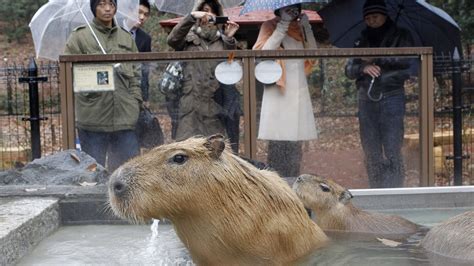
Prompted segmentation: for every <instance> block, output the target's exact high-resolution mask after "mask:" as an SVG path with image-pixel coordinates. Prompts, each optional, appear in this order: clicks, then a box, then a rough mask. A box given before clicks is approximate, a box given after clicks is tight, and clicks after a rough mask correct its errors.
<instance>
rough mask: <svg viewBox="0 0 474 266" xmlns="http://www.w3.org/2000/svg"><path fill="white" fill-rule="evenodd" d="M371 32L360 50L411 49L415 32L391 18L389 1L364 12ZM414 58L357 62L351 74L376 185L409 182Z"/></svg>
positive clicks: (370, 2)
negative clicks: (406, 148)
mask: <svg viewBox="0 0 474 266" xmlns="http://www.w3.org/2000/svg"><path fill="white" fill-rule="evenodd" d="M363 17H364V21H365V24H366V25H367V26H366V28H365V29H364V30H363V31H362V32H361V36H360V38H359V39H358V40H357V41H356V42H355V45H354V47H356V48H360V47H410V46H413V38H412V36H411V34H410V32H409V31H408V30H406V29H404V28H400V27H398V26H397V25H396V23H395V22H394V21H392V20H391V19H390V17H388V15H387V8H386V5H385V2H384V1H383V0H367V1H366V2H365V4H364V8H363ZM410 61H411V60H410V59H403V58H394V57H391V58H375V59H366V58H354V59H350V60H349V61H348V63H347V65H346V68H345V71H346V75H347V77H348V78H350V79H355V80H356V86H357V89H358V108H359V114H358V116H359V130H360V140H361V143H362V148H363V150H364V154H365V164H366V169H367V175H368V179H369V184H370V187H372V188H389V187H402V186H403V183H404V179H405V174H404V168H403V158H402V154H401V148H402V145H403V136H404V124H403V120H404V116H405V90H404V83H405V80H407V79H408V78H409V68H410Z"/></svg>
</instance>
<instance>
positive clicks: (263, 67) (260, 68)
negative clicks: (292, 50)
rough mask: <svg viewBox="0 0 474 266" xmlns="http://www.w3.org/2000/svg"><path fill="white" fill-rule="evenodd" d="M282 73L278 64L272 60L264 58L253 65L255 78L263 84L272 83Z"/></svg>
mask: <svg viewBox="0 0 474 266" xmlns="http://www.w3.org/2000/svg"><path fill="white" fill-rule="evenodd" d="M282 73H283V71H282V69H281V66H280V64H278V63H277V62H276V61H274V60H265V61H262V62H260V63H258V64H257V66H255V78H256V79H257V80H258V81H260V82H261V83H263V84H273V83H275V82H277V81H278V80H279V79H280V78H281V74H282Z"/></svg>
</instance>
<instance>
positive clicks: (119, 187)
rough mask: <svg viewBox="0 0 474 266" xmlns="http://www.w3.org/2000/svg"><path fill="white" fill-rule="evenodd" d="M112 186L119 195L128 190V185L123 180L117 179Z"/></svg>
mask: <svg viewBox="0 0 474 266" xmlns="http://www.w3.org/2000/svg"><path fill="white" fill-rule="evenodd" d="M112 186H113V189H114V193H115V195H117V196H119V195H122V194H123V193H124V192H125V191H126V190H127V185H125V183H124V182H122V181H115V182H114V183H113V184H112Z"/></svg>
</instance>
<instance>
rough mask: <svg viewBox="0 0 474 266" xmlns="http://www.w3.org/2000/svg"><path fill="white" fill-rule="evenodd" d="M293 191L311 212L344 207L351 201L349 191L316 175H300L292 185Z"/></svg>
mask: <svg viewBox="0 0 474 266" xmlns="http://www.w3.org/2000/svg"><path fill="white" fill-rule="evenodd" d="M293 190H294V191H295V192H296V195H298V197H299V198H300V199H301V201H302V202H303V204H304V205H305V207H306V208H310V209H313V210H318V209H331V208H335V207H337V206H340V205H341V204H342V205H346V204H348V203H349V202H350V201H351V199H352V194H351V193H350V192H349V190H347V189H346V188H344V187H342V186H341V185H339V184H337V183H336V182H334V181H333V180H331V179H326V178H324V177H321V176H318V175H311V174H303V175H300V176H299V177H298V178H297V179H296V181H295V182H294V183H293Z"/></svg>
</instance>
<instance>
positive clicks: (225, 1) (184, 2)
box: [154, 0, 244, 16]
mask: <svg viewBox="0 0 474 266" xmlns="http://www.w3.org/2000/svg"><path fill="white" fill-rule="evenodd" d="M197 2H198V1H195V0H155V2H154V3H155V7H156V8H157V9H158V10H159V11H161V12H166V13H172V14H176V15H181V16H184V15H187V14H189V13H190V12H191V11H192V10H193V8H194V5H195V4H196V3H197ZM219 2H220V3H221V4H222V6H223V7H224V8H229V7H234V6H238V5H239V4H241V3H242V2H244V1H243V0H220V1H219Z"/></svg>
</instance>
